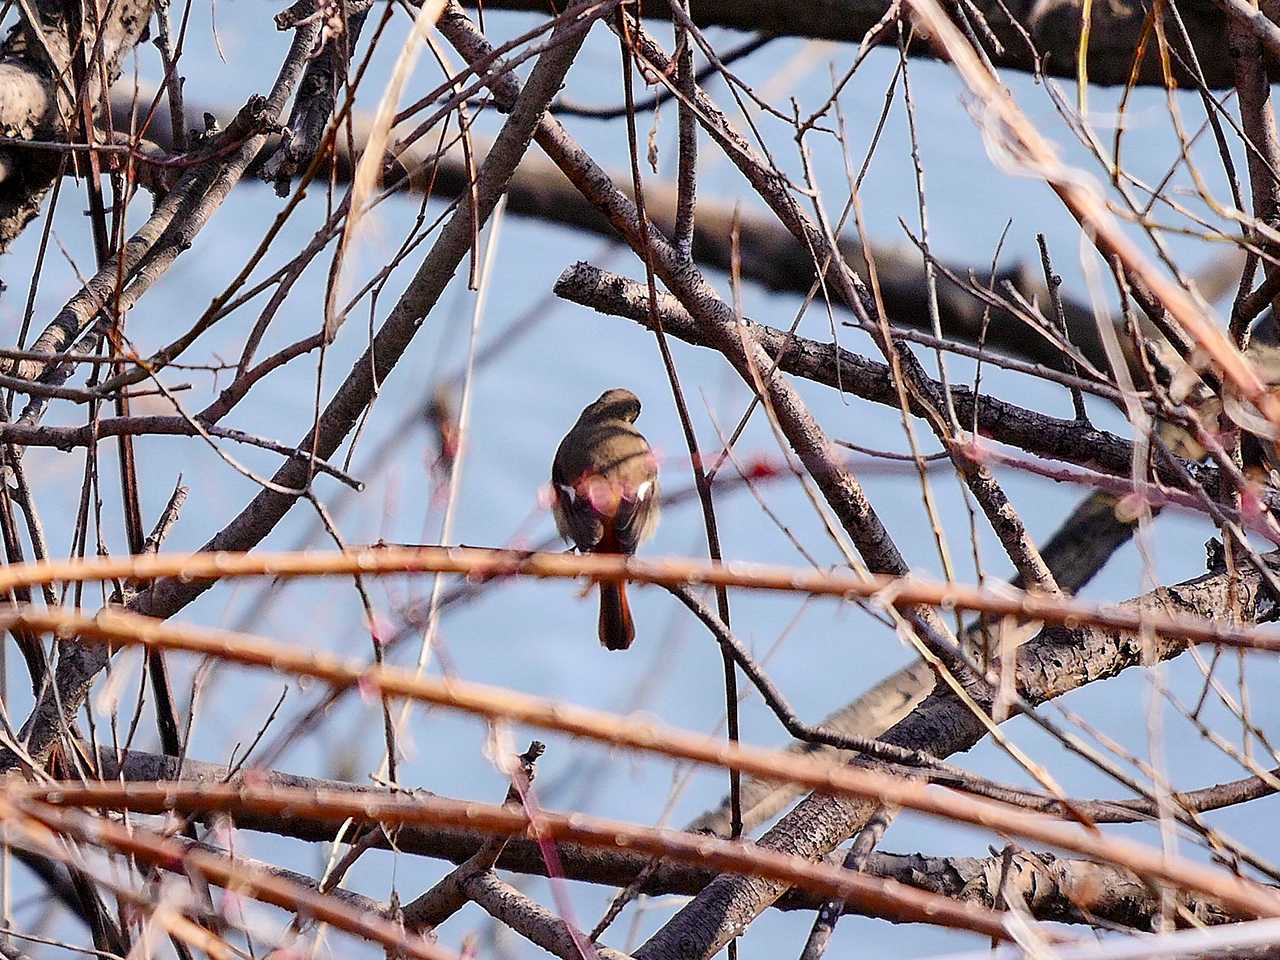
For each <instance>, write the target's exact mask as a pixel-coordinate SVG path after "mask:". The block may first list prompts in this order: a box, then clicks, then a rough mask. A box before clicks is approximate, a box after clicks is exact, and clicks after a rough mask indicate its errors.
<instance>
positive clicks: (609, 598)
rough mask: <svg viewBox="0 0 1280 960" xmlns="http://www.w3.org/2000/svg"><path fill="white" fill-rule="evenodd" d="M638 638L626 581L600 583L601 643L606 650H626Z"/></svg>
mask: <svg viewBox="0 0 1280 960" xmlns="http://www.w3.org/2000/svg"><path fill="white" fill-rule="evenodd" d="M635 638H636V626H635V624H634V623H633V622H632V620H631V607H630V605H629V604H628V603H627V585H626V584H625V583H601V584H600V643H601V644H603V645H604V648H605V649H606V650H625V649H627V647H629V646H631V642H632V641H633V640H635Z"/></svg>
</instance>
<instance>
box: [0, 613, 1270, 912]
mask: <svg viewBox="0 0 1280 960" xmlns="http://www.w3.org/2000/svg"><path fill="white" fill-rule="evenodd" d="M11 625H18V626H24V627H27V628H29V629H32V630H40V631H45V632H57V633H61V634H65V635H73V634H74V635H77V636H79V637H80V638H81V639H82V640H99V641H104V642H109V643H111V644H113V645H134V646H142V647H145V648H147V649H158V650H185V651H188V652H192V653H199V654H203V655H207V656H214V657H219V658H221V659H226V660H233V661H236V662H238V663H244V664H248V665H252V666H259V667H267V668H270V669H274V670H280V671H285V672H288V673H291V674H295V675H299V676H308V677H314V678H316V679H319V680H324V681H326V682H329V683H334V684H339V685H342V686H354V685H359V686H361V687H362V688H363V689H368V690H371V691H373V692H375V693H378V694H386V695H392V696H401V697H406V698H409V699H412V700H418V701H420V702H423V703H430V704H433V705H436V706H442V707H449V708H451V709H456V710H461V711H463V712H465V713H471V714H475V715H477V716H482V717H485V718H487V719H490V720H505V721H509V722H515V723H524V724H529V725H530V726H536V727H540V728H542V729H546V730H557V731H560V732H563V733H567V734H570V735H573V736H577V737H584V738H587V739H591V740H596V741H599V742H602V743H610V744H615V745H618V746H624V747H628V748H630V749H634V750H641V751H645V752H648V753H654V754H658V755H661V756H666V757H673V758H680V759H684V760H691V761H694V762H696V763H701V764H707V765H711V766H718V767H727V768H729V769H733V770H739V771H741V772H744V773H751V774H755V775H757V776H760V777H764V778H767V779H771V780H788V781H791V782H794V783H797V784H800V785H803V786H805V787H808V788H810V789H813V790H819V791H824V792H827V793H834V794H843V795H847V796H853V797H862V798H870V799H874V800H876V801H878V802H881V803H889V804H893V805H895V806H899V807H905V808H908V809H912V810H918V811H920V812H922V813H927V814H930V815H932V816H936V817H940V818H943V819H947V820H953V821H958V822H964V823H971V824H974V825H976V826H981V827H986V828H991V829H994V830H998V831H1000V832H1001V833H1007V834H1011V835H1014V836H1020V837H1023V838H1026V839H1029V840H1034V841H1037V842H1041V843H1048V844H1052V845H1054V846H1058V847H1062V848H1064V849H1067V850H1074V851H1076V852H1078V853H1083V854H1085V855H1087V856H1093V857H1097V858H1099V859H1102V860H1106V861H1108V862H1112V863H1122V864H1124V865H1126V866H1127V867H1129V868H1130V869H1132V870H1134V871H1135V872H1137V873H1139V874H1141V875H1145V876H1148V877H1151V878H1153V879H1157V880H1162V881H1165V882H1168V883H1172V884H1174V885H1175V886H1178V887H1180V888H1185V889H1188V890H1193V891H1197V892H1200V893H1204V894H1206V895H1208V896H1211V897H1214V898H1216V899H1218V900H1220V901H1221V902H1222V903H1223V904H1224V905H1226V906H1227V907H1228V908H1230V909H1235V910H1239V911H1241V912H1244V913H1249V914H1253V915H1256V916H1280V893H1276V892H1275V891H1272V890H1269V889H1267V888H1266V887H1263V886H1261V885H1260V884H1257V883H1254V882H1252V881H1249V880H1246V879H1243V878H1240V877H1235V876H1232V875H1230V874H1228V873H1226V872H1225V871H1222V870H1218V869H1216V868H1211V867H1205V866H1201V865H1199V864H1195V863H1191V862H1190V861H1187V860H1183V859H1180V858H1170V857H1167V856H1166V855H1165V854H1164V853H1162V852H1161V851H1160V850H1157V849H1155V848H1152V847H1148V846H1145V845H1143V844H1138V843H1134V842H1131V841H1126V840H1119V839H1114V838H1108V837H1105V836H1103V835H1102V834H1100V833H1098V832H1097V831H1096V830H1091V831H1086V830H1082V829H1080V828H1077V827H1075V826H1073V825H1070V824H1066V823H1063V822H1062V821H1060V820H1055V819H1052V818H1049V817H1046V816H1043V815H1040V814H1033V813H1027V812H1025V811H1023V810H1020V809H1018V808H1016V807H1012V806H1009V805H1007V804H1003V803H996V802H994V801H989V800H982V799H978V798H976V797H969V796H964V795H961V794H958V793H955V792H954V791H949V790H940V789H937V788H931V787H929V786H928V785H926V784H922V783H920V782H918V781H913V780H909V779H906V778H903V777H895V776H891V775H889V774H886V773H881V772H878V771H874V770H869V769H866V768H862V767H857V766H845V765H841V764H831V763H827V762H823V761H820V760H811V759H808V758H806V757H801V756H796V755H794V754H788V753H783V752H781V751H775V750H764V749H761V748H759V747H750V746H742V745H739V744H733V743H724V742H722V741H720V740H717V739H715V738H713V737H707V736H704V735H701V734H695V733H691V732H688V731H685V730H681V729H679V728H675V727H668V726H664V725H661V724H657V723H651V722H648V721H639V720H636V719H633V718H628V717H623V716H619V715H617V714H612V713H606V712H604V711H601V710H592V709H589V708H586V707H579V706H573V705H570V704H565V703H561V702H557V701H553V700H547V699H544V698H541V697H533V696H529V695H527V694H523V693H519V692H516V691H513V690H506V689H503V688H499V687H492V686H487V685H483V684H476V683H468V682H465V681H461V680H454V679H448V678H437V677H423V676H417V675H415V674H414V673H413V672H411V671H409V670H403V669H397V668H393V667H369V668H366V667H365V666H364V665H363V664H361V663H359V662H353V661H344V660H340V659H338V658H337V657H334V656H332V655H329V654H323V653H320V654H317V653H312V652H310V651H308V650H305V649H299V648H296V647H290V646H285V645H283V644H277V643H272V642H270V641H267V640H263V639H261V638H259V637H255V636H251V635H249V634H242V633H233V632H230V631H225V630H214V629H208V628H200V627H194V626H179V625H175V624H169V623H166V622H164V621H163V620H155V619H151V618H148V617H141V616H138V615H136V614H128V613H122V612H119V611H116V610H111V609H107V610H103V611H102V612H100V613H99V614H98V615H96V616H93V617H88V616H81V615H77V614H74V613H64V612H46V611H42V610H32V609H30V608H18V609H16V610H14V611H6V612H5V613H3V614H0V627H4V628H8V627H10V626H11Z"/></svg>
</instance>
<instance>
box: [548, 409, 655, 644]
mask: <svg viewBox="0 0 1280 960" xmlns="http://www.w3.org/2000/svg"><path fill="white" fill-rule="evenodd" d="M638 416H640V401H639V400H638V399H637V398H636V395H635V394H634V393H632V392H631V391H630V390H623V389H621V388H616V389H613V390H606V391H605V392H604V393H602V394H601V395H600V399H599V400H597V401H596V402H595V403H593V404H591V405H590V406H588V407H587V408H586V409H585V410H583V411H582V414H581V415H580V416H579V417H578V422H577V423H575V424H574V425H573V427H572V428H571V429H570V430H569V432H568V433H567V434H565V437H564V439H563V440H561V441H560V446H559V448H558V449H557V450H556V456H555V460H553V461H552V463H551V489H552V493H553V494H554V499H553V500H552V512H553V513H554V514H555V518H556V528H557V529H558V530H559V531H560V536H562V537H564V538H565V540H567V541H569V542H570V543H572V544H573V545H574V546H575V547H577V549H578V550H580V551H582V552H583V553H587V552H592V553H619V554H623V555H625V556H630V555H631V554H633V553H635V552H636V547H638V546H639V545H640V543H641V542H642V541H644V540H646V539H647V538H648V537H649V536H650V534H652V533H653V530H654V528H655V527H656V526H657V524H658V512H659V507H658V462H657V460H656V458H655V457H654V455H653V451H652V450H650V449H649V443H648V441H647V440H645V438H644V437H643V436H642V435H641V433H640V431H639V430H637V429H636V428H635V421H636V417H638ZM635 636H636V629H635V624H634V623H633V622H632V620H631V608H630V607H629V606H628V604H627V585H626V583H625V582H623V581H619V582H617V583H605V582H602V583H601V584H600V642H601V643H602V644H603V645H604V646H605V648H606V649H609V650H625V649H627V648H628V647H629V646H631V642H632V641H633V640H634V639H635Z"/></svg>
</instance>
